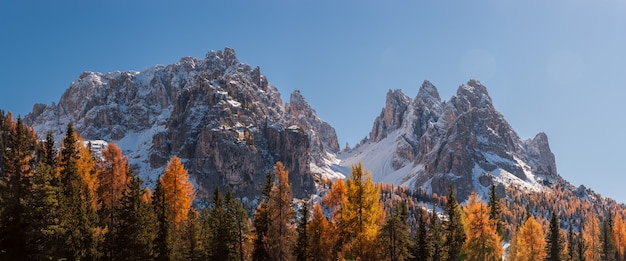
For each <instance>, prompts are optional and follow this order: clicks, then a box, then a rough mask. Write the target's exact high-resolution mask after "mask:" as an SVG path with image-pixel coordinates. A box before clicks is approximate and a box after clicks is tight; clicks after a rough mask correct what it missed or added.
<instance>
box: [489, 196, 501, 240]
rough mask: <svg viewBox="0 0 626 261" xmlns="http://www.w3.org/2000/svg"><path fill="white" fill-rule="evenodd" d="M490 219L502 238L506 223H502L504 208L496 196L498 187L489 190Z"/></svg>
mask: <svg viewBox="0 0 626 261" xmlns="http://www.w3.org/2000/svg"><path fill="white" fill-rule="evenodd" d="M488 206H489V219H490V220H492V221H493V222H494V223H495V224H496V232H497V233H498V235H500V236H502V234H503V232H504V231H503V230H504V223H503V222H502V207H501V206H500V199H499V198H498V195H496V185H491V187H490V188H489V202H488Z"/></svg>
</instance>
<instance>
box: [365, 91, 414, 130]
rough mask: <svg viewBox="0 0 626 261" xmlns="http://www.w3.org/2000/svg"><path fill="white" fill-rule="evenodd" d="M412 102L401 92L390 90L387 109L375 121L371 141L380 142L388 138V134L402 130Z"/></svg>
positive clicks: (386, 102) (386, 103) (386, 104)
mask: <svg viewBox="0 0 626 261" xmlns="http://www.w3.org/2000/svg"><path fill="white" fill-rule="evenodd" d="M410 102H411V99H410V98H409V97H408V96H406V95H405V94H404V93H403V92H402V91H401V90H399V89H397V90H389V91H388V92H387V98H386V101H385V107H384V108H383V109H382V111H381V112H380V115H379V116H378V117H377V118H376V119H375V120H374V126H373V127H372V131H371V132H370V137H369V140H370V141H371V142H377V141H380V140H382V139H384V138H385V137H387V134H388V133H390V132H392V131H394V130H396V129H398V128H400V127H401V126H402V123H403V121H404V113H405V112H406V111H407V108H408V106H409V104H410Z"/></svg>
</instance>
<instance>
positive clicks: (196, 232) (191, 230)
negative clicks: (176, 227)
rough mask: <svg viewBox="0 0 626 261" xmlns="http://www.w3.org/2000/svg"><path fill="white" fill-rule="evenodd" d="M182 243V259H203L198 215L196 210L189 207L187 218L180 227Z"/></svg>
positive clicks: (194, 260)
mask: <svg viewBox="0 0 626 261" xmlns="http://www.w3.org/2000/svg"><path fill="white" fill-rule="evenodd" d="M182 230H183V231H182V238H181V241H182V244H183V247H182V249H183V258H184V260H190V261H196V260H204V259H203V252H204V251H203V246H202V241H201V239H200V230H201V229H200V217H199V213H198V210H196V209H195V208H193V207H192V208H190V209H189V212H188V215H187V220H186V221H184V224H183V227H182Z"/></svg>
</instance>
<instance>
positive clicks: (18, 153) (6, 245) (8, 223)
mask: <svg viewBox="0 0 626 261" xmlns="http://www.w3.org/2000/svg"><path fill="white" fill-rule="evenodd" d="M9 124H11V122H10V121H9ZM9 131H10V134H9V135H8V136H7V138H8V141H7V148H6V149H5V152H4V154H3V161H2V163H3V164H2V166H1V169H2V171H3V175H2V178H3V179H4V180H3V181H2V182H1V183H0V184H1V185H3V186H0V191H1V192H0V193H2V194H1V196H2V200H1V202H3V206H4V207H3V209H2V213H0V214H2V216H1V217H0V237H1V238H0V259H2V258H4V259H9V260H11V259H12V260H25V259H27V257H28V255H29V254H32V253H31V250H29V249H28V246H27V241H28V237H27V233H26V227H27V226H28V220H26V219H25V218H26V217H25V215H26V211H27V209H26V208H27V206H25V204H24V201H25V198H26V196H27V195H28V194H29V193H30V192H31V191H30V190H31V177H32V170H31V154H32V150H31V144H29V138H28V132H27V130H26V127H25V126H24V124H23V123H22V119H21V118H18V119H17V124H16V125H15V126H14V127H13V128H9Z"/></svg>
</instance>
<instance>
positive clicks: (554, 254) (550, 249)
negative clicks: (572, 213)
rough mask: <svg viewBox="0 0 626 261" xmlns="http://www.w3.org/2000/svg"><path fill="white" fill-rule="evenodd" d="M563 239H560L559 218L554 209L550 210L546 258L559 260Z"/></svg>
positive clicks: (550, 260)
mask: <svg viewBox="0 0 626 261" xmlns="http://www.w3.org/2000/svg"><path fill="white" fill-rule="evenodd" d="M562 245H563V240H562V239H561V229H560V228H559V219H558V217H557V216H556V211H553V212H552V217H551V218H550V228H549V230H548V235H546V253H547V256H546V260H549V261H560V260H561V254H562V253H561V252H562Z"/></svg>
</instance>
